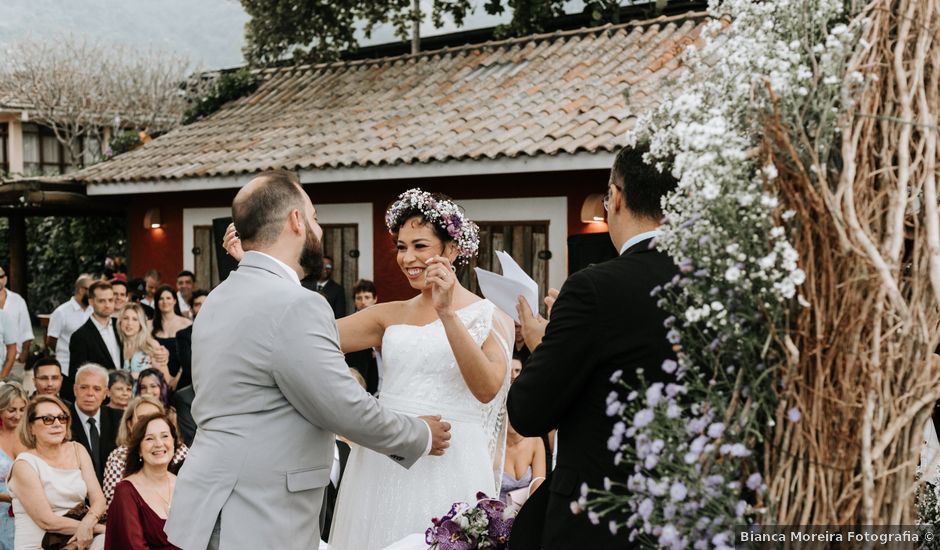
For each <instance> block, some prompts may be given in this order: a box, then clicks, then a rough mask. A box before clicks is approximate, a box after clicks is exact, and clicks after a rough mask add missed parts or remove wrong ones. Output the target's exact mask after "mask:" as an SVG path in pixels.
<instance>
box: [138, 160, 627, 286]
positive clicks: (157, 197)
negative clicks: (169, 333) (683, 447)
mask: <svg viewBox="0 0 940 550" xmlns="http://www.w3.org/2000/svg"><path fill="white" fill-rule="evenodd" d="M608 174H609V172H608V171H607V170H583V171H571V172H548V173H535V174H532V173H526V174H505V175H491V176H460V177H449V178H433V179H427V178H422V179H411V180H385V181H382V180H373V181H365V182H362V181H358V182H339V183H330V184H308V185H305V186H304V188H305V189H306V190H307V193H308V194H309V195H310V198H311V199H312V200H313V203H314V205H319V204H330V203H351V202H372V204H373V232H374V234H373V242H374V272H373V277H374V279H375V280H376V282H377V284H378V285H379V292H380V294H381V300H382V301H388V300H399V299H405V298H408V297H411V296H414V291H413V290H412V289H411V287H410V286H409V285H408V283H407V282H406V281H405V279H404V277H403V276H402V275H401V273H400V271H399V269H398V265H397V263H396V261H395V249H394V246H393V244H392V241H391V238H390V236H389V234H388V231H387V230H386V228H385V209H386V208H387V207H388V205H389V204H390V203H391V202H392V201H393V200H395V198H396V197H397V196H398V194H399V193H401V192H402V191H404V190H406V189H410V188H412V187H421V188H422V189H425V190H430V191H436V192H441V193H444V194H446V195H449V196H450V197H453V198H454V199H455V200H456V201H457V202H458V203H459V202H460V200H462V199H464V200H466V199H493V198H501V197H505V198H525V197H557V196H565V197H567V198H568V234H569V235H576V234H581V233H596V232H606V231H607V226H606V224H603V223H599V224H598V223H582V222H581V206H582V204H583V203H584V199H585V198H586V197H587V196H588V195H590V194H592V193H605V192H606V189H607V177H608ZM248 179H249V177H247V176H246V177H245V181H246V182H247V181H248ZM236 192H237V190H235V189H220V190H218V191H197V192H186V193H155V194H139V195H128V196H126V197H122V199H123V200H125V201H126V203H127V204H128V217H129V222H130V235H129V236H130V243H131V244H130V254H129V259H128V260H129V263H130V271H131V274H132V275H136V276H142V275H143V274H144V272H146V271H147V270H148V269H157V270H159V271H160V272H161V273H162V274H163V278H164V280H166V281H173V280H174V278H175V275H176V273H177V272H178V271H179V270H180V269H182V265H183V250H182V248H183V209H184V208H207V207H220V206H227V205H230V204H231V201H232V199H233V198H234V196H235V193H236ZM153 207H158V208H160V215H161V222H162V224H163V227H161V228H160V229H145V228H144V227H143V217H144V214H145V212H146V211H147V209H149V208H153Z"/></svg>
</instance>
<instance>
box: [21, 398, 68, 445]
mask: <svg viewBox="0 0 940 550" xmlns="http://www.w3.org/2000/svg"><path fill="white" fill-rule="evenodd" d="M41 403H52V404H54V405H55V406H57V407H59V409H61V410H62V412H63V413H65V416H67V417H68V420H66V421H65V441H68V440H70V439H72V413H70V412H69V408H68V407H66V406H65V403H63V402H62V400H61V399H59V398H58V397H52V396H51V395H37V396H36V397H33V398H32V399H31V400H30V402H29V403H28V404H27V405H26V415H25V416H24V420H25V422H23V421H20V425H19V426H17V428H16V430H17V432H18V433H17V435H19V437H20V443H22V444H23V445H24V446H25V447H26V448H27V449H35V448H36V435H35V434H33V432H32V430H30V427H31V426H32V425H33V422H34V421H35V420H36V408H37V407H39V405H40V404H41Z"/></svg>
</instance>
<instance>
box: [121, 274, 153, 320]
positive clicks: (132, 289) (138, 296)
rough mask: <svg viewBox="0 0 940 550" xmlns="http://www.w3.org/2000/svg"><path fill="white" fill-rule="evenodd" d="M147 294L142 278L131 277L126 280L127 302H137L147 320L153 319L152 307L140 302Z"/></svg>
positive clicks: (145, 284)
mask: <svg viewBox="0 0 940 550" xmlns="http://www.w3.org/2000/svg"><path fill="white" fill-rule="evenodd" d="M146 296H147V283H146V282H144V280H143V279H140V278H138V279H131V280H130V281H128V282H127V303H129V304H130V303H134V304H139V305H140V307H141V308H143V310H144V314H145V315H147V320H148V321H149V320H151V319H153V308H152V307H150V306H149V305H148V304H146V303H144V302H142V301H141V300H143V299H144V298H145V297H146Z"/></svg>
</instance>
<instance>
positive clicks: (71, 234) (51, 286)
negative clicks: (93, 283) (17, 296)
mask: <svg viewBox="0 0 940 550" xmlns="http://www.w3.org/2000/svg"><path fill="white" fill-rule="evenodd" d="M9 236H10V232H9V220H8V219H7V218H5V217H2V218H0V242H2V243H4V244H6V246H3V248H2V254H0V255H2V257H3V261H5V262H7V261H8V260H9V252H8V250H9V245H8V244H7V243H9ZM126 248H127V230H126V223H125V220H124V218H123V217H120V216H119V217H109V216H85V217H30V218H26V263H27V279H28V281H29V283H28V293H27V296H26V299H27V301H28V303H29V310H30V313H32V314H34V315H35V314H37V313H52V310H53V309H55V307H56V306H58V305H59V304H61V303H62V302H64V301H66V300H68V299H69V296H71V295H72V286H73V284H74V283H75V278H76V277H78V275H79V274H81V273H91V274H92V275H100V274H101V272H102V269H103V267H104V259H105V257H107V256H109V255H111V256H113V255H126V253H127V251H126Z"/></svg>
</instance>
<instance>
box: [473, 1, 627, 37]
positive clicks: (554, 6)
mask: <svg viewBox="0 0 940 550" xmlns="http://www.w3.org/2000/svg"><path fill="white" fill-rule="evenodd" d="M620 3H621V2H620V0H585V2H584V12H583V13H586V14H589V15H590V16H591V25H592V26H594V25H603V24H604V23H618V22H619V21H620ZM565 4H567V0H487V2H486V4H485V5H484V9H486V13H489V14H490V15H500V14H502V13H504V12H505V11H506V8H509V9H510V10H512V21H510V22H509V23H506V24H504V25H499V26H498V27H496V36H497V37H498V38H507V37H511V36H524V35H527V34H536V33H540V32H544V31H545V29H546V27H547V25H548V23H550V22H551V21H552V20H553V19H555V18H558V17H561V16H562V15H564V14H565Z"/></svg>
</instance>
